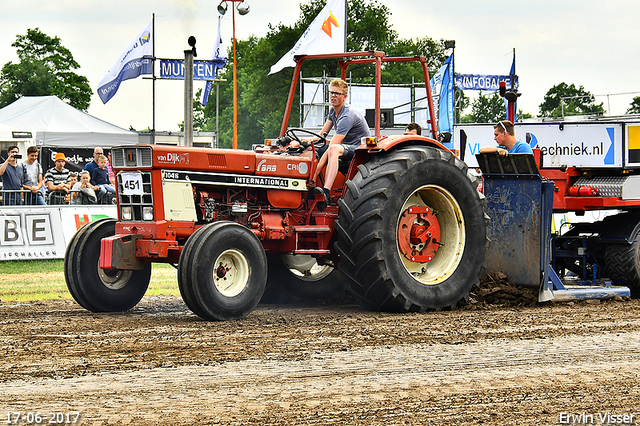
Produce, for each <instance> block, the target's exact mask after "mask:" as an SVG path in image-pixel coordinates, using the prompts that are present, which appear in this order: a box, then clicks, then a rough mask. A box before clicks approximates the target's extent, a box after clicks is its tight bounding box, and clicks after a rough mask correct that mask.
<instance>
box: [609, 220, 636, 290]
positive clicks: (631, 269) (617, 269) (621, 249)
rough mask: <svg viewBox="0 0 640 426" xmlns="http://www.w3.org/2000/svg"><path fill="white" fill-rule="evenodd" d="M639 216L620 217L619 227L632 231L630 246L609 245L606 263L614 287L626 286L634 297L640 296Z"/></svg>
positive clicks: (629, 236)
mask: <svg viewBox="0 0 640 426" xmlns="http://www.w3.org/2000/svg"><path fill="white" fill-rule="evenodd" d="M639 218H640V216H638V215H629V214H627V215H619V216H617V217H616V222H617V225H618V227H620V228H627V229H630V230H632V231H631V232H630V233H629V234H628V239H629V242H630V244H607V245H606V248H605V255H604V263H605V267H606V272H607V275H608V277H609V278H611V280H612V282H613V284H614V285H620V286H626V287H629V289H630V290H631V294H632V296H634V297H637V296H638V295H640V223H638V219H639Z"/></svg>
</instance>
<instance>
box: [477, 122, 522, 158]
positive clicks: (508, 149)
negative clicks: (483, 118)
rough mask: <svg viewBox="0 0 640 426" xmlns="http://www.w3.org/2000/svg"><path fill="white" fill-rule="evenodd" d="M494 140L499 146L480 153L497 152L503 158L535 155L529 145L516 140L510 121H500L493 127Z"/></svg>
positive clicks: (485, 149)
mask: <svg viewBox="0 0 640 426" xmlns="http://www.w3.org/2000/svg"><path fill="white" fill-rule="evenodd" d="M493 139H494V140H495V141H496V142H497V143H498V146H485V147H483V148H480V151H478V152H479V153H480V154H486V153H488V152H497V153H498V155H500V156H502V157H506V156H507V155H509V154H533V150H532V149H531V147H530V146H529V144H528V143H525V142H522V141H519V140H517V139H516V132H515V130H514V126H513V123H512V122H510V121H509V120H503V121H498V124H496V125H495V126H493Z"/></svg>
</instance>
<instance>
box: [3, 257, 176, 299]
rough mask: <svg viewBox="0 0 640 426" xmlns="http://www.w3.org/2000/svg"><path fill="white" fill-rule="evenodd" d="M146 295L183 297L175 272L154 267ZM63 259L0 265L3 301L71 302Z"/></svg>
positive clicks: (162, 267)
mask: <svg viewBox="0 0 640 426" xmlns="http://www.w3.org/2000/svg"><path fill="white" fill-rule="evenodd" d="M152 268H153V269H152V273H151V282H150V283H149V289H148V290H147V293H146V294H147V295H152V296H157V295H160V294H163V295H176V296H179V295H180V290H178V281H177V278H176V269H175V268H174V267H173V266H171V265H168V264H164V263H158V264H153V267H152ZM70 298H71V294H69V291H68V290H67V284H66V283H65V281H64V261H63V260H40V261H7V262H0V301H9V300H13V301H33V300H47V299H70Z"/></svg>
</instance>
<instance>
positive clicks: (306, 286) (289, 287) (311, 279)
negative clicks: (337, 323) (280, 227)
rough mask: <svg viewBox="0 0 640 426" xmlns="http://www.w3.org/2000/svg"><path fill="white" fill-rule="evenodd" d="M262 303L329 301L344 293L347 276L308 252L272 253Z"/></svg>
mask: <svg viewBox="0 0 640 426" xmlns="http://www.w3.org/2000/svg"><path fill="white" fill-rule="evenodd" d="M268 259H269V277H268V279H267V291H266V292H265V295H264V297H263V299H262V302H263V303H286V302H294V303H297V302H302V303H304V302H327V301H334V300H336V299H339V298H341V297H344V296H345V293H346V290H347V279H346V277H345V276H344V274H343V273H342V272H340V271H339V270H337V269H335V268H334V267H333V266H331V265H319V264H318V262H317V261H316V259H315V258H314V257H312V256H308V255H304V254H302V255H300V254H298V255H292V254H278V253H272V254H270V255H269V256H268Z"/></svg>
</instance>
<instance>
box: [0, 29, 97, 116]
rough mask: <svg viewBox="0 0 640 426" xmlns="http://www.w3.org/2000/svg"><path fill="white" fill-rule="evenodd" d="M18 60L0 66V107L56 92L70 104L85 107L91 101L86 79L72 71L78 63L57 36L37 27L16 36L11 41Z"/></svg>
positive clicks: (77, 66)
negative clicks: (23, 98)
mask: <svg viewBox="0 0 640 426" xmlns="http://www.w3.org/2000/svg"><path fill="white" fill-rule="evenodd" d="M11 46H13V47H15V48H16V50H17V54H18V58H19V59H20V62H18V63H13V62H8V63H6V64H5V65H4V66H3V67H2V70H0V108H1V107H4V106H6V105H8V104H10V103H12V102H14V101H16V100H17V99H18V98H20V97H22V96H47V95H55V96H57V97H59V98H60V99H62V100H63V101H65V102H67V103H68V104H69V105H71V106H73V107H75V108H78V109H79V110H82V111H86V110H87V109H88V108H89V102H90V101H91V93H92V91H91V87H90V86H89V80H87V78H86V77H84V76H81V75H78V74H76V73H75V72H73V70H75V69H78V68H80V65H79V64H78V63H77V62H76V61H75V60H74V59H73V55H72V54H71V51H69V49H67V48H66V47H64V46H63V45H62V43H61V42H60V38H58V37H49V36H48V35H46V34H44V33H43V32H41V31H40V29H39V28H36V29H28V30H27V33H26V34H25V35H18V36H16V41H15V42H14V43H13V44H12V45H11Z"/></svg>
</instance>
